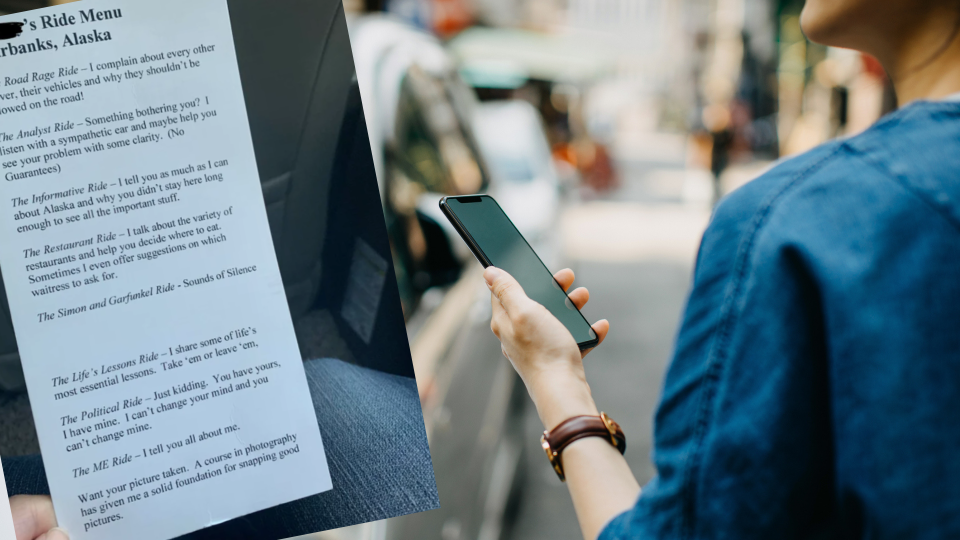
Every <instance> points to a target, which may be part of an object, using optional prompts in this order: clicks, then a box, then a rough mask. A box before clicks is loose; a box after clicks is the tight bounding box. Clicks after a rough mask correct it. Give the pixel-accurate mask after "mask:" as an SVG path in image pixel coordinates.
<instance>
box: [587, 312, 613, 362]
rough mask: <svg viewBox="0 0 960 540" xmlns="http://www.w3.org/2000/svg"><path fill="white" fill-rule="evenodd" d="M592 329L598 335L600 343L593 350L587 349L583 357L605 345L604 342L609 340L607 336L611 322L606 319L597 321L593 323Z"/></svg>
mask: <svg viewBox="0 0 960 540" xmlns="http://www.w3.org/2000/svg"><path fill="white" fill-rule="evenodd" d="M591 328H593V331H594V332H596V333H597V338H598V340H599V341H597V345H596V346H594V347H593V348H592V349H587V350H585V351H583V353H582V354H581V357H586V356H587V355H588V354H590V352H591V351H593V349H596V348H597V346H599V345H600V344H601V343H603V340H605V339H607V334H608V333H609V332H610V321H608V320H606V319H603V320H600V321H597V322H595V323H593V325H592V326H591Z"/></svg>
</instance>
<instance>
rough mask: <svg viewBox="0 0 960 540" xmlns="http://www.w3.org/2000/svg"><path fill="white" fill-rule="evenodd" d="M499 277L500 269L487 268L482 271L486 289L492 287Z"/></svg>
mask: <svg viewBox="0 0 960 540" xmlns="http://www.w3.org/2000/svg"><path fill="white" fill-rule="evenodd" d="M498 277H500V269H499V268H497V267H495V266H488V267H487V269H486V270H484V271H483V279H484V280H485V281H486V282H487V287H493V282H494V281H496V280H497V278H498Z"/></svg>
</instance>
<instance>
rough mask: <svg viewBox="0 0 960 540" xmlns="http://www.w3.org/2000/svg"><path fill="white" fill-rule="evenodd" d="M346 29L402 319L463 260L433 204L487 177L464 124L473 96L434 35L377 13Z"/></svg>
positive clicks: (477, 187)
mask: <svg viewBox="0 0 960 540" xmlns="http://www.w3.org/2000/svg"><path fill="white" fill-rule="evenodd" d="M350 33H351V42H352V44H353V51H354V57H355V59H356V65H357V74H358V80H359V83H360V92H361V95H362V96H363V103H364V108H365V112H366V115H367V124H368V130H369V132H370V144H371V148H372V149H373V159H374V164H375V166H376V169H377V177H378V179H379V182H380V193H381V197H382V199H383V202H384V215H385V217H386V221H387V230H388V232H389V235H390V240H391V246H392V248H393V253H394V262H395V265H396V267H397V273H398V278H399V281H400V290H401V299H402V302H403V305H404V313H405V314H406V315H407V316H408V317H409V316H411V315H412V314H413V312H414V311H415V310H416V307H417V304H418V302H419V300H420V297H421V295H422V294H423V292H424V291H426V290H427V289H429V288H431V287H437V286H445V285H449V284H451V283H453V282H454V281H456V279H457V278H458V276H459V275H460V270H461V268H462V266H463V263H464V262H465V261H467V260H469V257H470V255H469V252H468V251H467V250H466V249H465V247H463V246H462V242H460V241H459V239H458V238H457V236H456V232H455V231H454V230H453V228H452V227H449V226H448V225H447V221H446V219H445V218H444V217H443V215H442V214H441V213H440V211H439V208H438V207H437V202H438V201H439V200H440V198H441V197H442V196H444V195H465V194H471V193H478V192H481V191H483V190H485V189H486V188H487V185H488V183H489V180H488V178H487V174H486V167H485V166H484V164H483V159H482V158H481V156H480V153H479V151H478V149H477V145H476V142H475V140H474V136H473V131H472V127H471V122H472V117H473V109H474V107H475V106H476V97H475V96H474V94H473V92H472V91H471V90H470V88H469V87H468V86H467V85H466V84H464V83H463V81H462V80H461V79H460V77H459V75H458V73H457V69H456V64H455V63H454V61H453V59H452V58H451V57H450V56H449V55H448V54H447V52H446V51H445V50H444V48H443V46H442V45H441V44H440V42H439V41H438V40H437V39H436V38H434V37H432V36H430V35H428V34H426V33H423V32H421V31H419V30H417V29H415V28H412V27H409V26H407V25H405V24H404V23H402V22H399V21H397V20H395V19H393V18H390V17H389V16H383V15H371V16H367V17H363V18H360V19H357V20H353V21H351V26H350ZM454 239H455V240H456V242H453V241H452V240H454Z"/></svg>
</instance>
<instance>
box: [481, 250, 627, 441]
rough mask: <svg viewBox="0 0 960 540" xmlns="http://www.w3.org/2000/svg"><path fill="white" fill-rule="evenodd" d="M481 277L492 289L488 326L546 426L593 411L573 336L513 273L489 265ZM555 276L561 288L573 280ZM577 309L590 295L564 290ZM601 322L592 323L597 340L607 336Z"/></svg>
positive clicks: (565, 273) (607, 326) (563, 273)
mask: <svg viewBox="0 0 960 540" xmlns="http://www.w3.org/2000/svg"><path fill="white" fill-rule="evenodd" d="M483 278H484V280H485V281H486V282H487V286H488V287H489V288H490V292H491V293H492V298H491V303H492V307H493V318H492V320H491V322H490V328H491V329H492V330H493V333H494V334H496V336H497V338H499V339H500V343H501V344H502V348H503V354H504V356H506V357H507V358H508V359H510V362H511V363H512V364H513V367H514V368H516V370H517V373H519V374H520V377H521V378H522V379H523V382H524V383H525V384H526V386H527V391H528V392H530V397H531V398H533V402H534V403H535V404H536V406H537V411H538V412H539V413H540V419H541V420H542V421H543V423H544V426H546V428H547V429H553V428H554V427H555V426H556V425H557V424H559V423H560V422H562V421H564V420H566V419H567V418H570V417H572V416H578V415H584V414H587V415H597V414H599V412H598V411H597V407H596V405H595V404H594V402H593V398H592V397H591V395H590V387H589V385H587V379H586V375H585V374H584V371H583V361H582V360H583V357H584V356H586V354H587V353H589V351H586V352H584V353H581V352H580V349H579V347H577V343H576V342H575V341H574V339H573V336H571V335H570V332H569V331H568V330H567V329H566V327H564V326H563V324H562V323H561V322H560V321H559V320H558V319H557V318H556V317H554V316H553V315H552V314H551V313H550V312H549V311H547V309H546V308H545V307H543V306H542V305H540V304H538V303H537V302H534V301H533V300H531V299H530V298H529V297H527V295H526V294H525V293H524V292H523V289H522V288H521V287H520V284H519V283H517V281H516V280H515V279H513V277H512V276H511V275H510V274H508V273H506V272H504V271H503V270H501V269H499V268H494V267H489V268H487V269H486V270H485V271H484V273H483ZM554 278H555V279H556V280H557V282H558V283H559V284H560V286H561V287H563V289H564V290H565V291H566V290H568V289H569V288H570V286H571V285H572V284H573V280H574V275H573V271H572V270H570V269H565V270H561V271H559V272H557V273H556V275H554ZM569 296H570V300H571V301H573V303H574V305H576V306H577V309H581V308H583V306H584V305H586V303H587V301H588V300H589V299H590V293H589V292H588V291H587V289H585V288H583V287H581V288H579V289H576V290H575V291H573V292H571V293H569ZM609 329H610V324H609V323H608V322H607V321H606V320H602V321H599V322H597V323H595V324H594V325H593V330H594V331H595V332H596V333H597V336H598V337H599V338H600V342H603V340H604V339H605V338H606V336H607V331H608V330H609Z"/></svg>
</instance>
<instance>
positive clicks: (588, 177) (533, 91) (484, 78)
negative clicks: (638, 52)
mask: <svg viewBox="0 0 960 540" xmlns="http://www.w3.org/2000/svg"><path fill="white" fill-rule="evenodd" d="M449 46H450V50H451V51H452V53H453V54H454V55H455V57H456V58H457V59H459V60H460V62H461V64H462V65H461V74H462V75H463V77H464V79H465V80H466V81H467V82H468V83H469V84H470V85H471V86H472V87H473V88H475V89H476V90H477V93H478V95H479V96H480V99H481V100H483V101H487V100H504V99H523V100H525V101H527V102H529V103H531V104H532V105H533V106H534V107H535V108H536V109H537V110H538V111H539V113H540V115H541V116H542V118H543V120H544V122H545V123H546V132H547V140H548V142H549V144H550V147H551V149H552V151H553V154H554V157H555V158H556V159H557V160H559V161H560V162H563V163H564V164H565V165H566V166H567V167H569V168H572V169H573V170H576V171H577V173H578V176H579V178H578V180H579V181H580V182H581V183H582V184H583V185H585V186H589V187H590V188H591V189H593V190H594V191H598V192H600V191H609V190H611V189H613V188H614V187H616V185H617V182H618V175H617V171H616V168H615V166H614V163H613V159H612V158H611V156H610V152H609V150H608V149H607V147H606V145H605V144H603V142H601V141H599V140H597V139H596V138H595V137H593V136H591V134H590V130H589V129H588V125H587V122H586V120H587V119H586V111H585V110H584V99H583V96H584V94H585V93H586V90H587V89H589V88H590V87H592V86H593V85H594V84H595V83H596V82H597V81H598V80H601V79H602V78H603V77H604V76H607V75H610V74H612V73H615V72H616V62H615V61H614V58H613V57H612V56H611V55H610V52H609V50H607V49H605V48H603V47H599V46H594V45H592V44H591V43H584V42H583V41H582V40H579V39H575V38H573V37H571V36H569V35H563V34H551V33H542V32H534V31H529V30H518V29H507V28H480V27H474V28H470V29H468V30H465V31H463V32H461V33H460V34H458V35H457V37H455V38H453V39H452V40H450V43H449Z"/></svg>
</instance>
